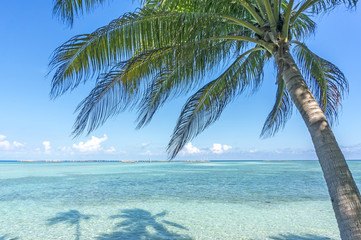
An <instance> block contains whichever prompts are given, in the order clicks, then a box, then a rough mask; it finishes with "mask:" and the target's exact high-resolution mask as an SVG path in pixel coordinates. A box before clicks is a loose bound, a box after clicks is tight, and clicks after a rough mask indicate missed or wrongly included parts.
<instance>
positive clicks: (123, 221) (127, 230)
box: [96, 208, 192, 240]
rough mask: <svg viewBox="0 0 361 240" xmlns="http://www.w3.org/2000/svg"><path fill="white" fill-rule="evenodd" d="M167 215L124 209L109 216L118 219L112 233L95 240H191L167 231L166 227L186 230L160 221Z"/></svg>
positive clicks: (177, 225) (185, 236)
mask: <svg viewBox="0 0 361 240" xmlns="http://www.w3.org/2000/svg"><path fill="white" fill-rule="evenodd" d="M166 214H167V212H166V211H163V212H161V213H158V214H155V215H152V214H151V213H150V212H148V211H145V210H143V209H138V208H135V209H125V210H122V211H121V213H120V214H118V215H113V216H110V219H120V222H119V223H117V224H116V225H115V227H114V229H115V231H114V232H112V233H104V234H102V235H100V236H99V237H97V238H96V239H97V240H111V239H113V240H114V239H119V240H120V239H126V240H136V239H182V240H183V239H192V238H191V237H189V236H187V235H184V234H177V233H174V232H171V231H169V230H168V229H167V227H168V226H171V227H174V228H178V229H181V230H188V229H187V228H185V227H183V226H182V225H180V224H177V223H174V222H170V221H166V220H160V218H162V217H164V216H165V215H166Z"/></svg>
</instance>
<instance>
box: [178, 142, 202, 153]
mask: <svg viewBox="0 0 361 240" xmlns="http://www.w3.org/2000/svg"><path fill="white" fill-rule="evenodd" d="M181 153H182V154H197V153H201V150H200V149H199V148H197V147H195V146H193V144H192V143H191V142H190V143H187V144H186V145H185V146H184V148H183V150H182V151H181Z"/></svg>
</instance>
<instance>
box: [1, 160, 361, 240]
mask: <svg viewBox="0 0 361 240" xmlns="http://www.w3.org/2000/svg"><path fill="white" fill-rule="evenodd" d="M349 165H350V168H351V170H352V172H353V175H354V177H355V180H356V182H357V184H358V185H359V186H361V162H358V161H357V162H356V161H354V162H349ZM8 239H19V240H20V239H64V240H65V239H67V240H69V239H75V240H80V239H97V240H105V239H273V240H311V239H315V240H329V239H340V238H339V236H338V230H337V224H336V220H335V217H334V215H333V211H332V206H331V204H330V201H329V197H328V193H327V188H326V186H325V184H324V180H323V177H322V173H321V170H320V167H319V165H318V163H317V162H314V161H288V162H277V161H262V162H261V161H249V162H210V163H177V162H171V163H155V162H153V163H135V164H125V163H104V162H103V163H1V162H0V240H8Z"/></svg>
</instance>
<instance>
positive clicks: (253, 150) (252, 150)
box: [249, 149, 277, 153]
mask: <svg viewBox="0 0 361 240" xmlns="http://www.w3.org/2000/svg"><path fill="white" fill-rule="evenodd" d="M249 152H250V153H256V152H258V150H257V149H251V150H249ZM275 152H276V153H277V151H275Z"/></svg>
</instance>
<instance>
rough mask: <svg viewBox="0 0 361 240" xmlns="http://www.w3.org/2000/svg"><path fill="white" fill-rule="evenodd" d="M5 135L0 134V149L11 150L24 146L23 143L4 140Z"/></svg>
mask: <svg viewBox="0 0 361 240" xmlns="http://www.w3.org/2000/svg"><path fill="white" fill-rule="evenodd" d="M5 139H6V136H5V135H0V149H2V150H12V149H15V148H21V147H23V146H24V144H22V143H20V142H17V141H13V143H10V142H9V141H8V140H5Z"/></svg>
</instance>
